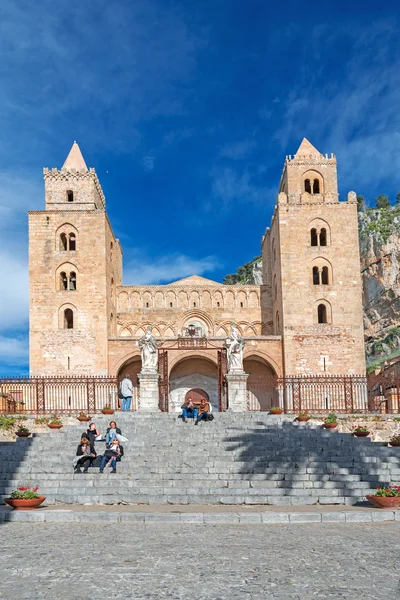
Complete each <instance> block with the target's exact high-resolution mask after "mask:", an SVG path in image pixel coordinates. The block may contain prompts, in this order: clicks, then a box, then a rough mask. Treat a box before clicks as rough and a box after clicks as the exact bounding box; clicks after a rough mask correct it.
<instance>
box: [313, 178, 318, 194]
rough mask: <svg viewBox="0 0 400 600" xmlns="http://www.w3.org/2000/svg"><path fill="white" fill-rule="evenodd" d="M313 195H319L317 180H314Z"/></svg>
mask: <svg viewBox="0 0 400 600" xmlns="http://www.w3.org/2000/svg"><path fill="white" fill-rule="evenodd" d="M313 194H319V179H314V182H313Z"/></svg>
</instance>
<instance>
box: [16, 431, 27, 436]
mask: <svg viewBox="0 0 400 600" xmlns="http://www.w3.org/2000/svg"><path fill="white" fill-rule="evenodd" d="M15 435H17V436H18V437H29V436H30V435H31V432H30V431H16V432H15Z"/></svg>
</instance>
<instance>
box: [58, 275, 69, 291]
mask: <svg viewBox="0 0 400 600" xmlns="http://www.w3.org/2000/svg"><path fill="white" fill-rule="evenodd" d="M60 289H62V290H67V289H68V278H67V274H66V273H65V272H64V271H62V273H60Z"/></svg>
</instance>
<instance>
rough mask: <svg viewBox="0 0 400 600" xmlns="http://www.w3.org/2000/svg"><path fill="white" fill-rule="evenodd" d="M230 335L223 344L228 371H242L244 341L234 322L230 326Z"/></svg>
mask: <svg viewBox="0 0 400 600" xmlns="http://www.w3.org/2000/svg"><path fill="white" fill-rule="evenodd" d="M231 328H232V332H231V336H230V337H228V338H227V339H226V342H225V346H226V350H227V358H228V373H232V371H236V372H238V371H240V372H243V348H244V346H245V342H244V340H243V338H242V337H241V335H240V333H239V331H238V329H237V327H236V325H235V324H233V325H232V326H231Z"/></svg>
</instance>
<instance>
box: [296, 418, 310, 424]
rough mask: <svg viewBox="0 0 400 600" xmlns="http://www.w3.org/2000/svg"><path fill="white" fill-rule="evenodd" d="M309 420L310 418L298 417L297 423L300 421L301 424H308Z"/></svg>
mask: <svg viewBox="0 0 400 600" xmlns="http://www.w3.org/2000/svg"><path fill="white" fill-rule="evenodd" d="M309 420H310V417H296V421H298V422H299V423H306V422H307V421H309Z"/></svg>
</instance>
